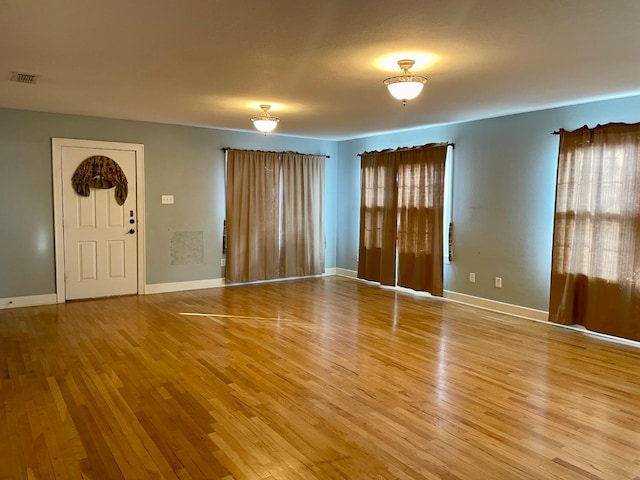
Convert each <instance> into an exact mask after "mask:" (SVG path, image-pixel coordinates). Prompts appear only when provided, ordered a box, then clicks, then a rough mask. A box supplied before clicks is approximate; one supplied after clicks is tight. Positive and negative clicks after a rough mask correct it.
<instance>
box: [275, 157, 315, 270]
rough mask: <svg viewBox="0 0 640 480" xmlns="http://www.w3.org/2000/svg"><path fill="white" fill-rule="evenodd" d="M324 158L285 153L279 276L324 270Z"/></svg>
mask: <svg viewBox="0 0 640 480" xmlns="http://www.w3.org/2000/svg"><path fill="white" fill-rule="evenodd" d="M324 167H325V157H322V156H317V155H302V154H294V153H287V154H283V155H282V200H283V208H282V243H281V247H280V277H283V278H286V277H300V276H305V275H320V274H322V273H324V260H325V255H324V254H325V235H324V208H323V205H324Z"/></svg>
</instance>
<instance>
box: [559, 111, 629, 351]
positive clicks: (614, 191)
mask: <svg viewBox="0 0 640 480" xmlns="http://www.w3.org/2000/svg"><path fill="white" fill-rule="evenodd" d="M549 319H550V320H551V321H553V322H557V323H562V324H566V325H583V326H584V327H586V328H587V329H589V330H593V331H597V332H602V333H607V334H610V335H615V336H619V337H624V338H629V339H633V340H640V124H635V125H626V124H619V123H618V124H608V125H604V126H601V125H598V126H597V127H596V128H588V127H586V126H585V127H582V128H580V129H578V130H575V131H572V132H567V131H565V130H561V131H560V148H559V154H558V176H557V191H556V211H555V219H554V233H553V256H552V266H551V293H550V301H549Z"/></svg>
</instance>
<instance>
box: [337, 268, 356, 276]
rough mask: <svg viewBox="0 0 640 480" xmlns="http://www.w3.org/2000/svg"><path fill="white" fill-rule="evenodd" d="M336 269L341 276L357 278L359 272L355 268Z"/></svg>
mask: <svg viewBox="0 0 640 480" xmlns="http://www.w3.org/2000/svg"><path fill="white" fill-rule="evenodd" d="M335 271H336V273H335V275H339V276H340V277H349V278H356V277H357V276H358V272H356V271H355V270H347V269H344V268H336V269H335Z"/></svg>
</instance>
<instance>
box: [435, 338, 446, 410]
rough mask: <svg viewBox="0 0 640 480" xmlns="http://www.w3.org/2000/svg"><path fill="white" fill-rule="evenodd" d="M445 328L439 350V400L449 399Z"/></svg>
mask: <svg viewBox="0 0 640 480" xmlns="http://www.w3.org/2000/svg"><path fill="white" fill-rule="evenodd" d="M446 333H447V332H446V330H445V329H444V326H443V331H442V332H441V333H440V348H439V349H438V380H437V381H438V387H437V392H438V400H443V401H444V400H446V399H447V398H446V397H447V384H448V379H447V343H448V337H447V334H446Z"/></svg>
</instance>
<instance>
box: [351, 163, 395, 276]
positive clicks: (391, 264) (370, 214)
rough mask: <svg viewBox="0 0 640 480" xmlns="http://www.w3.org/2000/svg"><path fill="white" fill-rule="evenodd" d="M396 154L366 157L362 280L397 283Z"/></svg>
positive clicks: (360, 256)
mask: <svg viewBox="0 0 640 480" xmlns="http://www.w3.org/2000/svg"><path fill="white" fill-rule="evenodd" d="M395 157H396V155H395V153H394V152H380V153H378V152H376V153H371V154H363V155H362V168H361V172H360V242H359V247H358V278H363V279H365V280H371V281H374V282H380V283H381V284H382V285H395V284H396V231H397V210H398V188H397V182H396V174H397V171H396V159H395Z"/></svg>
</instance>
